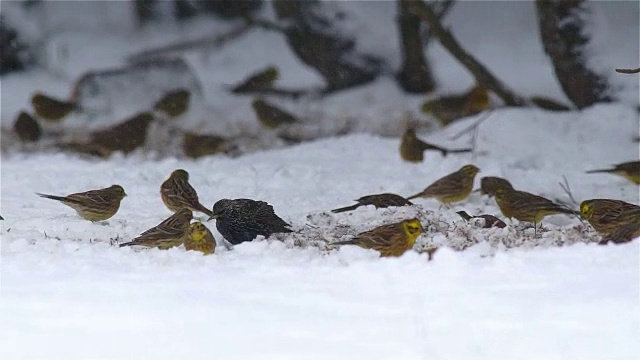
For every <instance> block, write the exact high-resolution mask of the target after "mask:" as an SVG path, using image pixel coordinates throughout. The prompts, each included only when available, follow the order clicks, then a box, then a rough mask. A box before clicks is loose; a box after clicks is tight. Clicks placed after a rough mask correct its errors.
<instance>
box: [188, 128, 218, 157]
mask: <svg viewBox="0 0 640 360" xmlns="http://www.w3.org/2000/svg"><path fill="white" fill-rule="evenodd" d="M228 145H229V142H228V140H227V139H225V138H223V137H222V136H216V135H198V134H194V133H186V134H184V138H183V141H182V150H183V151H184V154H185V155H187V156H188V157H191V158H194V159H197V158H199V157H201V156H206V155H213V154H218V153H220V152H223V151H226V150H227V149H228Z"/></svg>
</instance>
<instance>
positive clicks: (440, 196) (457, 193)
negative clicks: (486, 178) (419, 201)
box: [407, 165, 480, 206]
mask: <svg viewBox="0 0 640 360" xmlns="http://www.w3.org/2000/svg"><path fill="white" fill-rule="evenodd" d="M478 172H480V169H478V167H476V166H475V165H465V166H463V167H462V168H460V170H458V171H456V172H454V173H451V174H449V175H447V176H444V177H442V178H440V179H438V180H436V181H434V182H433V183H432V184H431V185H429V186H427V188H426V189H424V190H422V191H421V192H419V193H417V194H415V195H412V196H409V197H408V198H407V200H411V199H415V198H418V197H422V198H435V199H437V200H438V201H440V202H441V203H443V204H445V205H446V206H449V204H451V203H454V202H458V201H462V200H464V199H466V198H467V196H469V194H471V190H473V180H474V179H475V177H476V174H478Z"/></svg>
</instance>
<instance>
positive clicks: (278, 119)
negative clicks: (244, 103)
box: [251, 99, 298, 129]
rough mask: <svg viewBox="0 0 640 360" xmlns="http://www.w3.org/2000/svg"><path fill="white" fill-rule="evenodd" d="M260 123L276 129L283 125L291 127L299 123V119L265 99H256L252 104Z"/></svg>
mask: <svg viewBox="0 0 640 360" xmlns="http://www.w3.org/2000/svg"><path fill="white" fill-rule="evenodd" d="M251 106H252V107H253V111H254V112H255V113H256V117H257V118H258V121H259V122H260V123H261V124H262V125H264V126H266V127H268V128H270V129H276V128H278V127H280V126H281V125H289V124H294V123H297V122H298V119H297V118H296V117H295V116H293V115H291V114H290V113H288V112H286V111H284V110H282V109H280V108H279V107H277V106H276V105H274V104H271V103H268V102H267V101H265V100H263V99H256V100H254V101H253V102H252V103H251Z"/></svg>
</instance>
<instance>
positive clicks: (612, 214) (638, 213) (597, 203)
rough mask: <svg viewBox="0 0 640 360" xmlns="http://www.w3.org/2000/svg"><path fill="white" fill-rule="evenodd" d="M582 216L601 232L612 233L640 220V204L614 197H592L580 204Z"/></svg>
mask: <svg viewBox="0 0 640 360" xmlns="http://www.w3.org/2000/svg"><path fill="white" fill-rule="evenodd" d="M580 216H582V218H583V219H585V220H587V221H588V222H589V224H591V226H593V228H594V229H596V231H597V232H599V233H610V232H612V231H614V230H616V229H617V228H619V227H621V226H623V225H625V224H627V223H630V222H634V221H640V206H638V205H634V204H630V203H628V202H624V201H622V200H613V199H591V200H585V201H583V202H582V203H581V204H580Z"/></svg>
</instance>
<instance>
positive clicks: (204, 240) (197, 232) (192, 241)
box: [184, 221, 216, 255]
mask: <svg viewBox="0 0 640 360" xmlns="http://www.w3.org/2000/svg"><path fill="white" fill-rule="evenodd" d="M184 248H185V249H186V250H194V251H200V252H202V253H204V254H205V255H209V254H213V253H215V252H216V239H215V238H214V237H213V234H212V233H211V231H209V229H208V228H207V227H206V226H205V225H204V224H203V223H201V222H200V221H196V222H194V223H193V224H191V225H190V226H189V233H188V234H187V236H186V237H185V238H184Z"/></svg>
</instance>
